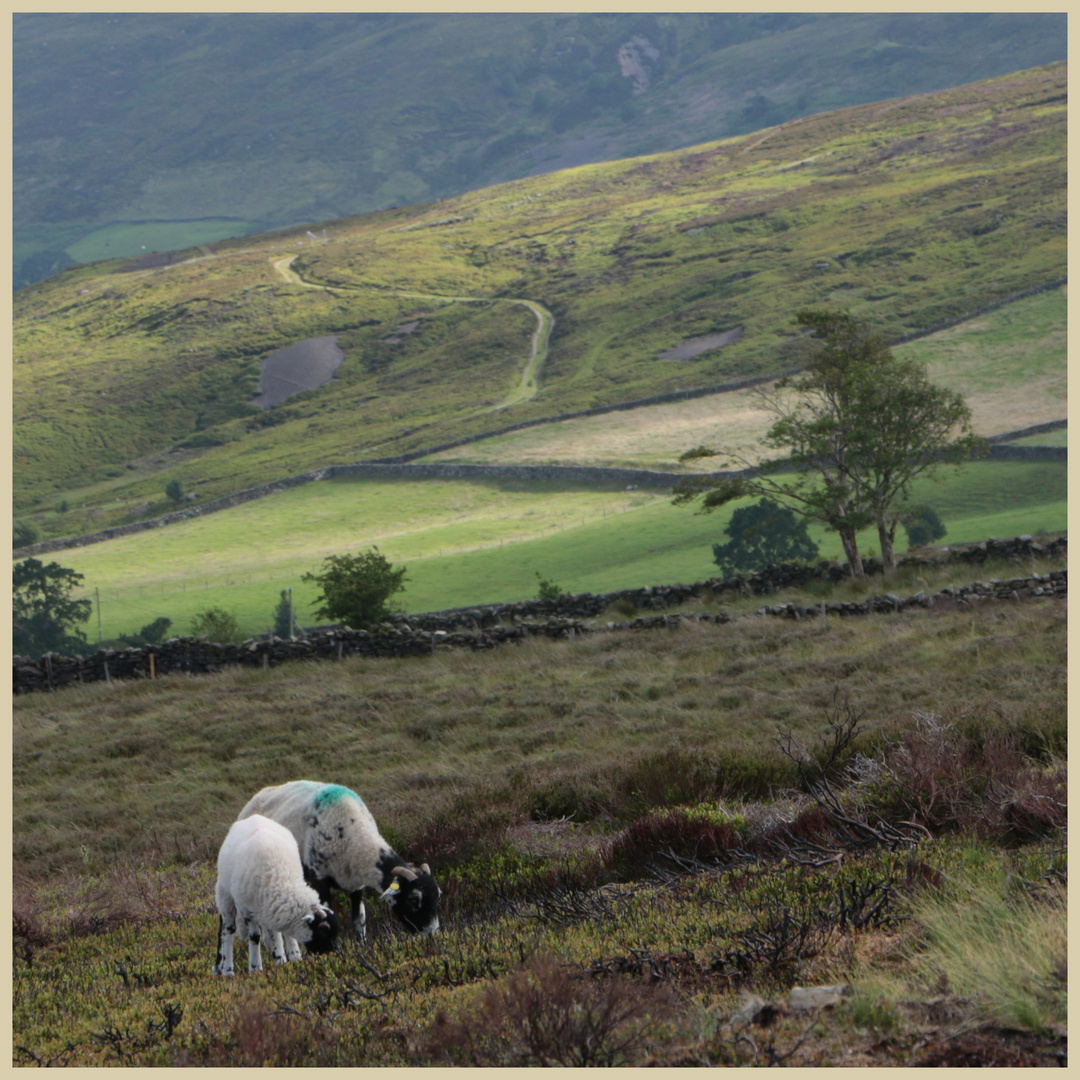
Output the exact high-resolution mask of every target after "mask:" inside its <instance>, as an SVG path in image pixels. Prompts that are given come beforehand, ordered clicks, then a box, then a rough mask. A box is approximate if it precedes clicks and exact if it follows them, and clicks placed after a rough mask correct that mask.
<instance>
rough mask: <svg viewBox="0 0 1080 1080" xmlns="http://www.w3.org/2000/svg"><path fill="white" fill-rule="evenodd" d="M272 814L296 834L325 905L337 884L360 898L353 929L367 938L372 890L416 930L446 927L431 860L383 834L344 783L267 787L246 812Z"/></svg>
mask: <svg viewBox="0 0 1080 1080" xmlns="http://www.w3.org/2000/svg"><path fill="white" fill-rule="evenodd" d="M251 814H264V815H265V816H266V817H268V818H273V820H274V821H277V822H280V823H281V824H282V825H284V826H285V827H286V828H287V829H289V831H290V832H291V833H292V834H293V836H295V837H296V842H297V844H298V845H299V847H300V859H301V861H302V862H303V864H304V876H305V878H306V879H307V881H308V883H309V884H311V885H313V886H314V887H315V888H316V889H317V890H318V893H319V896H320V898H321V899H322V900H323V902H324V903H326V902H328V901H329V899H330V893H331V891H332V890H333V889H340V890H341V891H342V892H346V893H348V894H349V896H350V898H351V900H352V918H353V930H354V931H355V933H356V936H357V937H358V938H359V939H360V940H361V941H363V940H364V937H365V933H366V927H365V923H366V920H367V913H366V912H365V910H364V890H365V889H374V890H375V891H376V892H378V893H379V894H380V897H381V899H383V900H386V901H387V903H389V905H390V910H391V911H392V912H393V913H394V915H395V916H396V917H397V919H398V920H399V921H400V922H401V924H402V925H403V926H404V927H405V928H406V929H408V930H411V931H413V932H414V933H426V934H433V933H435V932H436V931H437V930H438V929H439V895H440V890H439V886H438V885H437V884H436V883H435V878H434V877H432V874H431V871H430V869H429V868H428V865H427V863H424V864H422V865H421V866H419V867H415V868H414V867H410V866H408V865H407V864H406V862H405V860H404V859H402V857H401V856H400V855H398V853H397V852H396V851H394V849H393V848H392V847H391V846H390V845H389V844H388V843H387V842H386V841H385V840H384V839H383V838H382V836H381V835H380V834H379V829H378V826H377V825H376V824H375V819H374V818H373V817H372V816H371V811H370V810H368V808H367V807H366V806H365V805H364V801H363V799H361V798H360V796H359V795H357V794H356V792H355V791H350V790H349V789H348V788H347V787H343V786H342V785H341V784H320V783H317V782H315V781H314V780H293V781H292V782H291V783H288V784H280V785H279V786H277V787H266V788H263V789H262V791H260V792H259V793H258V794H257V795H255V796H254V798H252V800H251V801H250V802H249V803H248V804H247V806H245V807H244V809H243V810H241V811H240V819H241V820H243V819H244V818H246V817H249V816H250V815H251Z"/></svg>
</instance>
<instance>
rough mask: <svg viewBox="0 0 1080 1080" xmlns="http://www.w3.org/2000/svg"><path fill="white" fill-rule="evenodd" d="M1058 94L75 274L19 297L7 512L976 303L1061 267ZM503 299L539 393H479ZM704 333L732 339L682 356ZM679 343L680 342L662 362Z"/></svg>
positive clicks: (375, 453)
mask: <svg viewBox="0 0 1080 1080" xmlns="http://www.w3.org/2000/svg"><path fill="white" fill-rule="evenodd" d="M1065 94H1066V69H1065V67H1064V65H1052V66H1050V67H1048V68H1041V69H1036V70H1033V71H1029V72H1024V73H1018V74H1015V75H1011V76H1009V77H1007V78H1002V79H997V80H991V81H989V82H984V83H979V84H974V85H971V86H967V87H962V88H958V89H955V90H949V91H944V92H941V93H936V94H929V95H923V96H920V97H917V98H911V99H904V100H899V101H891V102H887V103H881V104H877V105H868V106H861V107H859V108H855V109H848V110H842V111H840V112H835V113H827V114H822V115H819V116H814V117H809V118H805V119H802V120H797V121H792V122H791V123H788V124H784V125H781V126H779V127H774V128H768V129H765V130H763V131H760V132H757V133H755V134H754V135H751V136H746V137H742V138H737V139H731V140H727V141H723V142H720V143H712V144H707V145H705V146H701V147H695V148H692V149H690V150H685V151H677V152H673V153H670V154H665V155H657V156H653V157H648V158H640V159H635V160H632V161H626V162H612V163H605V164H600V165H592V166H586V167H582V168H578V169H572V170H568V171H565V172H561V173H555V174H551V175H547V176H542V177H534V178H530V179H527V180H520V181H515V182H512V183H508V184H504V185H500V186H498V187H495V188H489V189H485V190H483V191H478V192H473V193H470V194H468V195H464V196H461V197H460V198H457V199H449V200H445V201H443V202H441V203H438V204H431V205H427V206H419V207H412V208H401V209H397V210H392V211H384V212H382V213H378V214H372V215H366V216H362V217H359V218H351V219H344V220H341V221H337V222H327V223H326V224H325V226H320V227H319V228H318V229H317V230H315V231H308V230H298V231H293V232H290V231H284V232H279V233H274V234H267V235H265V236H259V237H248V238H246V239H244V240H242V241H229V242H225V243H222V244H219V245H215V246H214V247H212V248H211V247H203V248H201V249H198V250H195V251H189V252H187V253H181V254H179V255H176V256H160V257H147V258H144V259H141V260H128V261H116V260H114V261H112V262H105V263H99V264H95V265H93V266H89V267H85V268H79V269H75V270H71V271H68V272H66V273H65V274H63V275H60V276H58V277H56V278H53V279H50V280H49V281H47V282H43V283H41V284H40V285H39V286H37V287H35V288H34V289H29V290H23V291H22V292H21V293H20V294H19V295H18V296H17V298H16V305H15V358H16V367H15V394H16V396H15V403H16V404H15V410H14V413H15V447H16V449H15V455H16V458H15V461H16V478H15V496H16V507H17V512H19V513H21V512H27V511H33V510H38V511H40V510H43V509H45V508H47V507H49V506H51V505H53V504H54V503H55V502H56V500H57V499H59V498H61V497H65V498H67V499H68V500H69V501H70V502H76V501H78V503H80V504H88V505H91V506H94V507H97V508H98V521H97V522H96V523H95V527H101V525H103V524H108V523H109V522H110V521H112V520H116V519H117V518H118V517H120V516H123V515H125V514H129V513H131V512H132V510H133V509H134V510H135V512H136V513H137V512H138V506H139V505H140V504H141V503H143V502H145V501H147V500H148V499H149V498H150V497H151V496H154V495H157V493H159V492H160V491H161V490H162V489H163V488H164V484H165V482H166V480H167V479H168V478H170V477H171V476H179V477H180V478H182V479H183V481H184V483H185V485H186V486H187V487H188V489H189V490H191V491H193V492H195V493H197V494H198V495H199V497H201V498H210V497H214V496H216V495H220V494H224V493H226V492H227V491H230V490H236V489H239V488H244V487H249V486H252V485H254V484H256V483H260V482H264V481H267V480H271V479H274V478H276V477H279V476H284V475H290V474H293V473H297V472H302V471H305V470H306V469H309V468H312V467H314V466H321V465H326V464H333V463H344V462H350V461H355V460H358V459H361V458H370V457H382V456H387V455H393V454H400V453H403V452H409V451H416V450H418V449H421V448H424V447H429V446H432V445H435V444H438V443H440V442H445V441H448V440H450V439H453V438H458V437H461V436H462V435H467V434H473V433H477V432H483V431H488V430H492V429H493V428H497V427H500V426H505V425H506V424H508V423H512V422H515V421H518V420H524V419H531V418H536V417H546V416H552V415H557V414H559V413H562V412H566V411H570V410H574V409H581V408H587V407H590V406H594V405H606V404H614V403H619V402H625V401H631V400H636V399H639V398H642V397H646V396H648V395H655V394H659V393H664V392H670V391H673V390H676V389H687V388H691V387H702V386H711V385H720V384H723V383H725V382H728V381H730V380H732V379H736V378H739V377H743V376H747V375H767V374H771V373H775V372H778V371H780V370H783V369H785V368H790V367H792V366H795V365H797V364H798V363H799V362H800V358H801V355H802V347H803V342H802V341H801V340H800V339H798V338H797V337H796V336H795V335H794V333H793V329H792V314H793V312H794V311H795V310H796V309H797V308H799V307H801V306H804V305H806V304H836V305H838V306H843V307H846V308H849V309H851V310H852V311H854V312H855V313H857V314H859V315H860V316H863V317H866V318H868V319H870V320H872V321H874V322H876V323H878V324H879V325H881V326H882V327H883V328H884V329H885V330H886V331H887V332H888V333H890V334H891V335H892V336H894V337H899V336H903V335H905V334H912V333H918V332H921V331H926V330H929V329H931V328H934V327H937V326H940V325H942V324H944V323H946V322H948V321H949V320H953V319H957V318H961V317H964V316H968V315H971V314H973V313H975V312H977V311H979V310H982V309H983V308H985V307H986V306H987V305H989V304H993V303H995V302H998V301H1001V300H1002V299H1005V298H1007V297H1009V296H1011V295H1014V294H1016V293H1017V292H1020V291H1023V290H1029V289H1032V288H1036V287H1040V286H1043V285H1045V284H1047V283H1048V282H1050V281H1053V280H1055V279H1061V278H1062V277H1063V276H1064V273H1065V265H1066V264H1065V252H1066V237H1065V184H1066V160H1065V127H1066V115H1067V106H1066V98H1065ZM324 232H325V239H324V238H323V237H324ZM293 256H296V257H295V258H293ZM286 261H287V262H288V263H290V264H291V270H292V272H293V273H294V274H295V275H296V277H292V278H288V275H285V274H283V273H282V272H281V271H282V269H283V268H285V269H287V267H285V265H284V264H285V262H286ZM287 278H288V279H287ZM461 299H467V300H469V301H471V302H469V303H461V302H458V301H460V300H461ZM506 300H518V301H520V300H529V301H532V302H533V303H534V304H537V305H539V306H541V307H543V308H545V309H546V310H548V311H550V312H551V313H552V314H553V315H554V317H555V324H554V329H553V331H552V334H551V338H550V352H549V354H548V356H547V359H546V361H545V363H544V366H543V369H542V371H541V372H540V374H539V385H538V389H537V392H536V393H535V396H532V397H529V398H527V399H525V400H521V401H519V402H518V403H517V404H515V405H513V406H512V407H507V408H502V409H499V410H497V411H495V412H493V411H492V410H493V408H495V407H497V406H498V405H499V404H500V403H501V402H503V401H505V400H506V398H507V395H508V394H510V392H511V391H512V390H513V388H514V387H515V386H518V385H520V382H521V379H522V374H523V370H524V367H525V365H526V363H527V362H528V357H529V355H530V352H531V346H532V335H533V333H534V331H535V329H536V325H537V322H536V315H535V313H534V312H533V311H530V310H528V309H526V308H525V307H523V306H521V305H520V304H508V303H505V302H504V301H506ZM330 334H333V335H336V336H337V337H338V343H339V345H340V347H341V348H342V350H343V351H344V353H345V360H344V362H343V363H342V365H341V367H340V368H339V369H338V371H337V373H336V376H335V378H334V379H333V380H332V381H331V382H329V383H328V384H326V385H325V386H323V387H321V388H320V389H317V390H310V391H307V392H305V393H302V394H300V395H298V396H297V397H294V398H292V399H290V400H289V401H286V402H284V403H283V404H281V405H278V406H275V407H274V408H272V409H270V410H268V411H266V412H264V411H262V410H260V409H259V408H258V407H257V406H256V405H254V404H252V399H253V398H254V397H255V395H256V393H257V390H258V382H259V374H260V370H259V363H260V360H261V359H262V358H264V357H265V356H266V355H267V354H268V353H269V352H270V351H272V350H274V349H277V348H280V347H282V346H284V345H290V344H293V343H296V342H298V341H302V340H305V339H307V338H313V337H319V336H325V335H330ZM711 335H726V337H725V338H724V339H723V340H725V341H726V342H727V343H726V344H722V345H718V346H714V347H712V348H709V349H706V351H704V352H700V351H697V347H695V346H694V344H693V343H695V342H700V340H701V339H703V338H704V339H709V337H710V336H711ZM688 344H689V348H687V349H685V350H684V351H685V352H688V353H690V354H691V358H690V359H687V360H683V361H672V360H665V359H661V357H662V355H663V354H664V353H666V352H668V351H669V350H671V349H675V348H677V347H680V346H687V345H688Z"/></svg>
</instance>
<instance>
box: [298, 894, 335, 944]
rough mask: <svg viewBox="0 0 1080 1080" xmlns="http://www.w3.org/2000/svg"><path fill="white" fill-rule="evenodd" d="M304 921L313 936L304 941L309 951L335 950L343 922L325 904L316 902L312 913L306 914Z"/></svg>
mask: <svg viewBox="0 0 1080 1080" xmlns="http://www.w3.org/2000/svg"><path fill="white" fill-rule="evenodd" d="M304 923H305V924H306V925H307V927H308V929H309V930H310V931H311V937H309V938H308V940H307V941H305V942H304V945H305V946H306V947H307V950H308V952H313V953H327V952H333V951H334V946H335V944H336V942H337V936H338V932H339V931H340V930H341V923H340V922H339V921H338V917H337V916H336V915H335V914H334V913H333V911H331V910H330V908H328V907H327V906H326V905H325V904H316V905H315V906H314V907H313V908H312V911H311V914H310V915H305V916H304Z"/></svg>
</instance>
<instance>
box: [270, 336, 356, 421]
mask: <svg viewBox="0 0 1080 1080" xmlns="http://www.w3.org/2000/svg"><path fill="white" fill-rule="evenodd" d="M344 359H345V354H344V353H343V352H342V351H341V349H340V348H339V347H338V343H337V335H336V334H328V335H326V336H325V337H317V338H308V339H307V340H306V341H298V342H297V343H296V344H295V345H288V346H286V347H285V348H284V349H278V350H277V351H276V352H272V353H271V354H270V355H269V356H268V357H267V358H266V359H265V360H263V362H262V380H261V381H260V383H259V395H258V396H257V397H255V398H253V399H252V401H253V403H254V404H255V405H258V406H259V408H260V409H262V410H263V411H264V412H265V411H266V410H267V409H269V408H271V407H272V406H274V405H280V404H281V402H283V401H286V400H287V399H288V398H291V397H292V396H293V395H294V394H299V393H300V392H301V391H302V390H317V389H318V388H319V387H320V386H325V385H326V384H327V383H328V382H329V381H330V380H331V379H332V378H333V377H334V372H335V371H337V369H338V368H339V367H341V362H342V361H343V360H344Z"/></svg>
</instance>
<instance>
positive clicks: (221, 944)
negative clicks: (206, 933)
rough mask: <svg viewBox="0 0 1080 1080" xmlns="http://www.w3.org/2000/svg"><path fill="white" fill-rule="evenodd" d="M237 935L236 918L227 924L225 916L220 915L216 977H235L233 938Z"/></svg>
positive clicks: (215, 964)
mask: <svg viewBox="0 0 1080 1080" xmlns="http://www.w3.org/2000/svg"><path fill="white" fill-rule="evenodd" d="M235 934H236V916H235V914H234V915H233V918H232V921H231V922H230V923H228V924H227V923H226V922H225V919H224V917H223V916H221V915H218V953H217V960H216V961H215V962H214V974H215V975H235V974H236V968H235V966H234V964H233V937H234V936H235Z"/></svg>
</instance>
